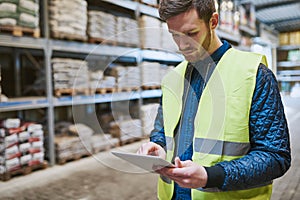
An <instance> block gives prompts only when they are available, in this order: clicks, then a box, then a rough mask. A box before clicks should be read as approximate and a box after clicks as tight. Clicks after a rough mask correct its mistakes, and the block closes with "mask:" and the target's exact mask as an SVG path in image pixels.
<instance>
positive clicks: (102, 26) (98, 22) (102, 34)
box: [87, 10, 117, 41]
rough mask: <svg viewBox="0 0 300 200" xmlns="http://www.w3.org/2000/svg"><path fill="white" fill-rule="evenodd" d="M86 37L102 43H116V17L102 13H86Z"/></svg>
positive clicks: (90, 11) (91, 11)
mask: <svg viewBox="0 0 300 200" xmlns="http://www.w3.org/2000/svg"><path fill="white" fill-rule="evenodd" d="M88 16H89V17H88V29H87V31H88V36H89V37H90V38H99V39H102V40H103V41H105V40H109V41H116V23H117V21H116V17H115V16H114V15H112V14H109V13H106V12H102V11H94V10H89V11H88Z"/></svg>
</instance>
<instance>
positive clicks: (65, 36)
mask: <svg viewBox="0 0 300 200" xmlns="http://www.w3.org/2000/svg"><path fill="white" fill-rule="evenodd" d="M51 36H52V37H53V38H56V39H63V40H71V41H79V42H86V41H87V36H82V35H76V34H68V33H59V32H52V33H51Z"/></svg>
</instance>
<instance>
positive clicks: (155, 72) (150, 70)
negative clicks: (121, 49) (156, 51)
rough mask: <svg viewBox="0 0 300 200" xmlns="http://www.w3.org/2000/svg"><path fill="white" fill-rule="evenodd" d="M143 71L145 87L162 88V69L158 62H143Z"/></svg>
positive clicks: (141, 66)
mask: <svg viewBox="0 0 300 200" xmlns="http://www.w3.org/2000/svg"><path fill="white" fill-rule="evenodd" d="M140 68H141V70H142V80H143V82H142V85H143V86H160V84H161V75H160V72H161V67H160V63H158V62H142V63H141V64H140Z"/></svg>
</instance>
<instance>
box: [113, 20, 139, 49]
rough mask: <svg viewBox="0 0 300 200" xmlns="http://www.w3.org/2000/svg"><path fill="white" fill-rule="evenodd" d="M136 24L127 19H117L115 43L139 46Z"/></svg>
mask: <svg viewBox="0 0 300 200" xmlns="http://www.w3.org/2000/svg"><path fill="white" fill-rule="evenodd" d="M138 28H139V27H138V22H137V21H136V20H134V19H130V18H128V17H117V26H116V31H117V41H118V42H119V43H120V44H125V45H135V46H137V45H138V44H139V29H138Z"/></svg>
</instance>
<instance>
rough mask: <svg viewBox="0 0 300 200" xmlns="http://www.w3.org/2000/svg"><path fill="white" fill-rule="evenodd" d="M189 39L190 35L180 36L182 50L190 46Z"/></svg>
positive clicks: (179, 43) (179, 44)
mask: <svg viewBox="0 0 300 200" xmlns="http://www.w3.org/2000/svg"><path fill="white" fill-rule="evenodd" d="M189 40H191V39H190V38H189V37H188V36H185V35H182V36H180V38H179V42H178V46H179V49H180V50H185V49H187V48H188V47H189Z"/></svg>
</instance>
